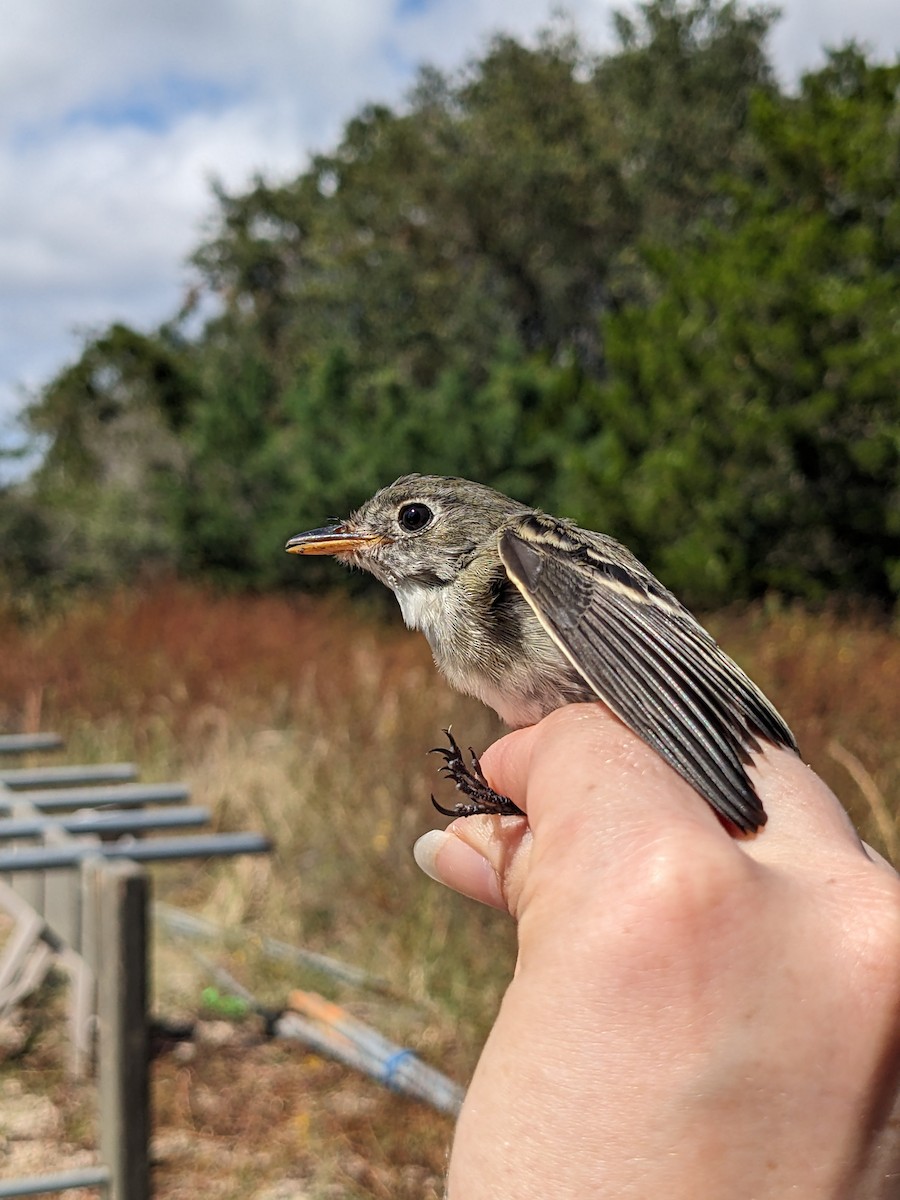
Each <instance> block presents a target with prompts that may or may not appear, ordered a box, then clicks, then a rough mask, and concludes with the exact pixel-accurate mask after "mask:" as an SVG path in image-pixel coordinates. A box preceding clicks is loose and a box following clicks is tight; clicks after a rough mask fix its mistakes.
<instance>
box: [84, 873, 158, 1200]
mask: <svg viewBox="0 0 900 1200" xmlns="http://www.w3.org/2000/svg"><path fill="white" fill-rule="evenodd" d="M85 869H86V871H87V873H88V877H89V879H91V881H92V882H91V884H90V885H89V886H91V887H92V890H93V891H94V894H95V896H96V900H97V909H96V911H97V915H98V922H99V935H100V946H99V951H100V970H99V972H98V975H97V1024H98V1032H99V1058H98V1070H97V1089H98V1092H99V1095H100V1152H101V1155H102V1157H103V1159H104V1161H105V1162H106V1163H107V1164H108V1166H109V1168H110V1173H111V1188H110V1195H111V1198H112V1200H148V1198H149V1195H150V1161H149V1152H148V1140H149V1135H150V1089H149V1066H148V1060H149V1053H148V1051H149V1047H148V1044H147V899H148V892H149V881H148V879H147V875H146V872H144V871H142V870H141V868H140V867H139V866H137V864H135V863H133V862H123V863H89V864H86V866H85Z"/></svg>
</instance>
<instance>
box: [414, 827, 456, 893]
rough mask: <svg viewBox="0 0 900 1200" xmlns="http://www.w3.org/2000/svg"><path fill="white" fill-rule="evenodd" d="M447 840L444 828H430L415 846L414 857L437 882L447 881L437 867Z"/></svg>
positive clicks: (429, 876) (422, 868) (420, 866)
mask: <svg viewBox="0 0 900 1200" xmlns="http://www.w3.org/2000/svg"><path fill="white" fill-rule="evenodd" d="M447 841H448V838H447V834H446V833H445V832H444V831H443V829H429V830H428V832H427V833H423V834H422V836H421V837H420V838H419V840H418V841H417V842H416V843H415V845H414V846H413V858H414V859H415V860H416V863H417V865H418V866H419V868H420V870H422V871H424V872H425V874H426V875H427V876H428V878H429V879H433V880H434V881H435V883H444V882H445V881H444V879H443V878H442V877H441V874H440V872H439V871H438V869H437V866H436V859H437V856H438V854H439V853H440V851H441V848H442V847H443V846H446V844H447Z"/></svg>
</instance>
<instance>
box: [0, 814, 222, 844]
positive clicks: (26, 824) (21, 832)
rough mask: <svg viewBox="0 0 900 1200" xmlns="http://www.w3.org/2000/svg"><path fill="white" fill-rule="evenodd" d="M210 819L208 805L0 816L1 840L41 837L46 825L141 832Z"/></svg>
mask: <svg viewBox="0 0 900 1200" xmlns="http://www.w3.org/2000/svg"><path fill="white" fill-rule="evenodd" d="M210 820H211V814H210V811H209V809H208V808H172V809H153V808H150V809H140V810H139V811H138V812H128V811H123V812H119V811H118V810H116V809H113V810H107V811H100V812H79V813H69V814H67V815H65V816H61V817H49V816H48V817H41V816H38V817H0V840H2V839H7V840H10V841H12V840H14V839H16V838H28V837H42V836H43V835H44V834H45V833H46V832H47V830H48V829H51V828H59V829H63V830H65V832H66V833H69V834H73V835H74V836H77V835H78V834H85V833H96V834H100V835H101V836H102V835H103V834H112V833H140V832H142V831H144V830H146V831H147V832H150V831H151V830H154V829H184V828H187V827H189V826H196V825H206V824H208V823H209V821H210Z"/></svg>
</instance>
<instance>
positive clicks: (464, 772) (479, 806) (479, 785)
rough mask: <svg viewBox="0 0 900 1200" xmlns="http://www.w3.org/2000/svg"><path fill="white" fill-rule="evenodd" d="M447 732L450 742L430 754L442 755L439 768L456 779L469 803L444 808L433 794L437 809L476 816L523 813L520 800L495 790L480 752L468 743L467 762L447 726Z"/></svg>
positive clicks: (459, 814)
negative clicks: (485, 769)
mask: <svg viewBox="0 0 900 1200" xmlns="http://www.w3.org/2000/svg"><path fill="white" fill-rule="evenodd" d="M444 733H445V734H446V735H447V741H448V742H449V743H450V745H449V746H435V748H434V749H433V750H430V751H429V754H441V755H443V757H444V764H443V766H441V767H439V768H438V770H439V771H440V773H441V774H442V775H444V776H446V778H447V779H452V780H453V783H454V785H455V786H456V788H457V790H458V791H460V792H462V793H463V795H464V796H468V797H469V800H470V803H469V804H455V805H454V806H453V807H452V808H445V807H444V806H443V805H442V804H438V802H437V800H435V798H434V796H432V797H431V803H432V804H433V805H434V807H435V808H436V809H437V811H438V812H439V813H441V814H443V816H445V817H474V816H478V815H480V814H487V815H489V816H502V817H511V816H519V817H521V816H524V813H523V812H522V810H521V808H519V806H518V805H517V804H513V802H512V800H510V799H509V797H508V796H501V795H500V793H499V792H495V791H494V789H493V788H492V787H491V785H490V784H489V783H488V781H487V779H485V777H484V772H483V771H482V769H481V763H480V762H479V760H478V755H477V754H476V753H475V751H474V750H473V749H472V747H471V746H470V747H469V757H470V759H471V763H472V765H471V767H470V766H468V765H467V764H466V761H465V759H464V757H463V752H462V750H460V748H459V746H458V745H457V742H456V738H454V736H453V734H452V733H451V732H450V730H449V729H445V730H444Z"/></svg>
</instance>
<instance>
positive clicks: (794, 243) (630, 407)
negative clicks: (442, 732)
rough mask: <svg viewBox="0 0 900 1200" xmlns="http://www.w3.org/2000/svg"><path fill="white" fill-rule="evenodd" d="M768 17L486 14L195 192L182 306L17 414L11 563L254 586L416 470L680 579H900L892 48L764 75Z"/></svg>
mask: <svg viewBox="0 0 900 1200" xmlns="http://www.w3.org/2000/svg"><path fill="white" fill-rule="evenodd" d="M774 20H775V13H774V11H773V10H771V9H768V8H759V7H745V6H743V5H741V4H738V3H736V2H731V3H721V2H717V0H697V2H695V3H693V4H691V5H688V6H685V5H683V4H680V3H677V0H647V2H645V3H641V4H639V5H638V6H637V8H636V9H635V10H634V12H633V13H632V14H631V15H628V16H626V15H624V14H620V15H619V16H618V17H617V18H616V32H617V37H618V45H617V48H616V49H615V50H614V51H612V52H611V53H609V54H605V55H598V54H596V53H594V52H592V51H591V50H590V49H589V48H588V47H587V46H585V45H584V43H583V40H582V39H581V38H580V37H579V36H578V35H577V33H576V32H575V31H574V30H573V29H572V28H571V27H570V26H569V25H567V24H566V23H565V21H559V22H557V23H556V24H554V25H553V26H552V27H551V28H549V29H548V30H546V31H545V32H544V33H543V34H542V36H541V37H540V39H539V40H538V41H537V42H536V43H535V44H534V45H525V44H523V43H521V42H518V41H516V40H515V39H513V38H511V37H507V36H498V37H496V38H494V39H493V40H492V41H491V42H490V43H489V45H488V46H487V47H486V49H485V52H484V53H483V55H482V56H481V57H480V58H478V59H476V60H474V61H473V62H471V63H469V64H468V65H467V66H466V67H464V68H463V69H461V70H460V71H459V72H456V73H453V74H443V73H440V72H438V71H435V70H434V69H431V68H424V69H422V70H421V72H420V74H419V77H418V80H417V82H416V85H415V87H414V89H413V90H412V92H411V94H410V96H409V97H408V99H407V101H406V103H405V104H404V105H403V106H401V107H399V108H397V109H396V110H394V109H391V108H387V107H384V106H370V107H368V108H365V109H363V110H362V111H361V112H359V113H358V114H357V115H356V116H355V117H354V118H353V119H352V120H351V121H350V122H349V123H348V125H347V127H346V129H345V130H344V133H343V136H342V138H341V141H340V143H339V145H337V146H336V147H334V148H333V150H331V151H330V152H329V153H327V154H321V155H319V156H317V157H315V158H314V159H313V160H312V161H311V162H310V163H309V165H308V166H307V167H306V168H305V169H304V170H303V171H301V172H300V173H299V174H298V175H297V177H296V178H295V179H294V180H292V181H290V182H288V183H286V184H280V185H275V184H272V183H271V182H267V181H266V180H264V179H259V180H257V181H256V182H255V184H254V185H253V186H252V187H251V188H250V189H249V190H247V191H246V192H243V193H240V194H229V193H227V192H226V191H224V190H223V189H221V188H218V189H217V190H216V192H215V197H214V202H215V210H214V214H213V217H212V219H211V222H210V227H209V230H208V233H207V236H206V237H205V239H204V241H203V242H202V244H201V245H200V246H198V247H197V249H196V251H195V253H194V255H193V263H194V267H195V269H196V272H197V280H198V282H197V288H196V293H195V295H194V297H193V299H192V303H190V304H188V305H187V306H186V307H185V310H183V311H182V312H180V313H177V314H173V317H172V319H171V320H170V321H169V322H167V323H166V325H165V326H163V327H162V328H161V329H159V330H157V331H155V332H153V333H149V334H146V333H145V334H142V333H138V332H136V331H134V330H131V329H128V328H125V327H123V326H121V325H116V326H113V327H111V328H110V329H108V330H105V331H102V332H100V333H98V334H97V335H95V336H93V337H92V338H90V339H89V340H88V341H87V342H86V344H85V346H84V349H83V352H82V355H81V357H80V359H79V360H78V362H76V363H74V364H73V365H72V366H70V367H68V368H66V369H65V370H64V371H62V372H61V373H60V374H59V375H58V376H57V377H56V378H55V379H53V380H51V381H49V383H48V384H47V385H46V387H45V388H44V389H43V390H42V392H41V393H40V395H39V396H37V397H36V398H35V399H34V401H33V403H32V404H31V406H30V408H29V409H28V412H27V414H26V420H27V422H28V424H29V427H30V429H31V430H32V432H34V433H35V434H40V435H41V436H42V438H43V439H44V440H45V442H46V445H47V452H46V456H45V458H44V460H43V464H42V466H41V467H40V468H39V469H38V471H37V472H36V474H35V475H34V477H33V478H32V479H31V480H30V481H29V482H28V483H27V484H25V485H21V486H19V487H18V488H10V489H7V490H6V491H5V492H2V493H0V526H2V527H3V529H4V530H5V532H6V534H7V537H6V539H5V542H6V544H7V547H8V556H7V557H8V559H9V563H8V565H7V575H8V577H9V579H11V580H12V581H13V582H14V583H15V585H16V586H27V585H28V583H29V582H33V581H34V580H35V579H37V578H47V577H55V578H59V579H64V580H82V579H86V580H90V579H118V578H123V577H128V576H129V575H131V574H133V573H134V572H135V571H138V570H140V569H142V568H145V567H146V565H147V564H148V563H161V564H164V565H166V566H168V567H172V568H175V569H177V570H180V571H182V572H192V573H203V574H208V575H213V576H216V577H218V578H230V579H233V580H238V581H242V582H245V583H247V584H251V585H254V586H269V585H272V584H276V583H278V582H279V581H281V580H283V579H284V578H286V577H287V575H288V571H287V568H288V566H289V565H290V562H289V560H286V559H285V556H283V555H282V554H281V553H280V549H281V546H282V545H283V542H284V539H285V537H286V536H288V535H289V534H291V533H293V532H296V530H297V529H298V528H300V527H303V526H305V525H316V524H320V523H321V521H322V520H324V519H325V518H326V517H328V516H330V515H335V514H339V513H343V512H346V511H347V510H348V509H349V508H350V507H351V506H353V505H356V504H358V503H359V502H360V501H361V500H362V499H364V498H365V497H366V496H367V495H368V494H370V493H371V492H372V491H374V490H375V489H376V488H377V487H379V486H381V485H382V484H384V483H387V482H390V481H391V480H392V479H393V478H395V477H396V476H397V475H400V474H402V473H404V472H407V471H415V470H418V471H427V472H439V473H445V474H459V475H465V476H469V477H471V478H476V479H480V480H482V481H484V482H488V483H491V484H493V485H494V486H497V487H499V488H501V489H502V490H505V491H508V492H510V493H512V494H514V495H517V496H518V497H520V498H521V499H523V500H526V501H529V502H532V503H535V504H537V505H539V506H541V507H544V508H546V509H548V510H551V511H556V512H558V513H560V514H565V515H571V516H574V517H576V518H578V519H579V520H581V521H583V522H585V523H587V524H590V525H592V526H593V527H595V528H602V529H604V530H606V531H608V532H610V533H612V534H613V535H615V536H617V537H620V538H622V539H623V540H624V541H626V542H627V543H628V544H629V545H630V546H631V547H632V548H633V549H634V550H635V551H636V552H637V553H638V554H639V555H641V557H643V558H644V559H645V561H646V562H647V563H648V565H649V566H650V567H651V568H653V569H654V570H656V571H658V572H659V573H660V574H661V576H662V577H663V579H664V580H665V582H666V583H668V584H669V585H670V586H672V587H674V588H675V589H676V590H678V591H679V593H680V594H682V595H683V596H684V597H685V598H686V599H688V600H690V601H694V602H699V603H703V604H716V603H721V602H723V601H726V600H729V599H735V598H747V597H752V596H756V595H760V594H762V593H765V592H767V591H770V590H776V591H778V592H781V593H783V594H785V595H791V596H801V597H804V598H807V599H810V600H818V599H821V598H822V597H825V596H828V595H833V594H850V595H861V596H865V597H868V598H870V599H874V600H875V601H877V602H878V603H881V604H884V605H891V604H893V603H896V599H897V596H898V594H900V399H898V381H900V337H898V329H900V271H898V267H900V198H898V190H897V180H898V178H900V105H898V95H900V64H896V63H895V64H894V65H880V64H877V63H874V62H872V61H870V60H869V58H868V57H867V56H866V55H865V54H864V53H863V52H862V51H861V50H860V49H859V48H857V47H855V46H852V45H851V46H847V47H844V48H842V49H839V50H836V51H832V52H831V53H830V54H829V55H828V57H827V61H826V63H825V65H824V67H822V68H821V69H820V70H818V71H815V72H812V73H810V74H808V75H806V76H805V77H804V78H803V80H802V82H801V84H800V86H799V88H798V89H797V90H796V91H795V92H787V91H785V90H783V89H782V88H780V87H779V86H778V85H777V83H776V81H775V78H774V75H773V72H772V69H771V65H770V63H769V59H768V56H767V52H766V38H767V35H768V32H769V30H770V28H771V26H772V23H773V21H774ZM211 308H212V309H213V310H214V315H213V316H212V318H211V319H209V320H207V321H206V322H205V324H204V325H203V328H202V329H201V330H200V331H199V332H194V333H192V334H190V335H189V334H188V332H187V330H189V329H192V328H193V325H192V323H191V321H190V320H189V319H188V318H189V317H190V316H191V314H192V311H194V312H195V311H210V309H211ZM194 324H196V322H194ZM304 578H305V579H308V578H310V575H309V574H308V573H305V575H304ZM322 578H323V579H328V580H329V581H331V582H333V580H334V575H333V573H327V572H326V573H323V575H322Z"/></svg>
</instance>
